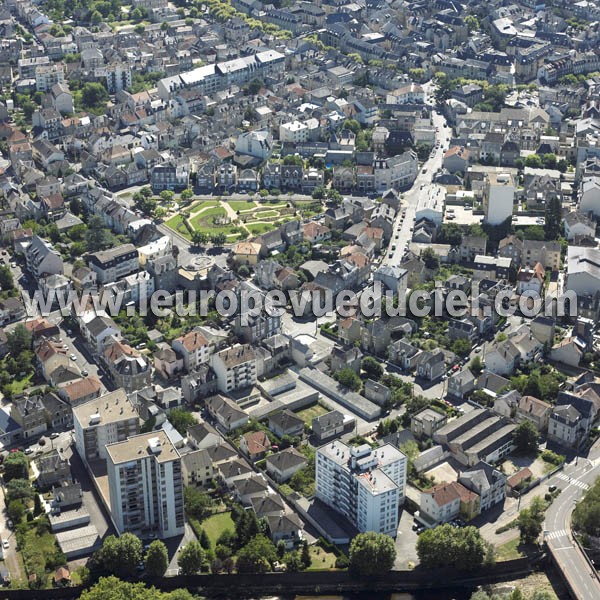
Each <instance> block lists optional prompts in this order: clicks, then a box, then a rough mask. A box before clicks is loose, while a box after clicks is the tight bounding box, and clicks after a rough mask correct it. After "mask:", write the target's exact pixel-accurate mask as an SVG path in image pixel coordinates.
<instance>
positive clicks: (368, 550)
mask: <svg viewBox="0 0 600 600" xmlns="http://www.w3.org/2000/svg"><path fill="white" fill-rule="evenodd" d="M395 560H396V546H395V545H394V540H393V539H392V538H391V537H390V536H389V535H385V534H384V533H374V532H372V531H369V532H367V533H359V534H358V535H357V536H356V537H355V538H354V539H353V540H352V543H351V544H350V570H351V571H352V572H353V573H356V574H357V575H360V576H362V577H369V576H371V575H383V574H385V573H387V572H388V571H390V570H391V569H392V567H393V566H394V561H395Z"/></svg>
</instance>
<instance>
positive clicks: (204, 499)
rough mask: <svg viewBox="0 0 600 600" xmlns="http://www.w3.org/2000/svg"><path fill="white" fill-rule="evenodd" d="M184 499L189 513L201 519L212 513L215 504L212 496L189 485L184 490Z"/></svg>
mask: <svg viewBox="0 0 600 600" xmlns="http://www.w3.org/2000/svg"><path fill="white" fill-rule="evenodd" d="M183 501H184V505H185V511H186V512H187V514H188V515H190V516H192V517H195V518H196V519H198V520H199V521H203V520H204V519H206V518H207V517H209V516H210V515H211V514H212V509H213V506H214V502H213V500H212V498H211V497H210V496H209V495H208V494H205V493H204V492H201V491H200V490H198V489H196V488H195V487H192V486H188V487H186V488H185V489H184V490H183Z"/></svg>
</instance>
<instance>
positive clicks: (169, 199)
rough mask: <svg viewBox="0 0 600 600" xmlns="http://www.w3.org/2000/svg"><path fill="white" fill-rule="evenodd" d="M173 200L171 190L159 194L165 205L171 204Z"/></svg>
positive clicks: (173, 195)
mask: <svg viewBox="0 0 600 600" xmlns="http://www.w3.org/2000/svg"><path fill="white" fill-rule="evenodd" d="M173 198H175V194H174V192H172V191H171V190H163V191H162V192H161V193H160V199H161V200H162V201H163V202H164V203H165V204H171V202H173Z"/></svg>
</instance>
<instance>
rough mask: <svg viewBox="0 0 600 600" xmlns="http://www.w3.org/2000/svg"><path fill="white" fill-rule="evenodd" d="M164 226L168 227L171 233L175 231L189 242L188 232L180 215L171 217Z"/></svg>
mask: <svg viewBox="0 0 600 600" xmlns="http://www.w3.org/2000/svg"><path fill="white" fill-rule="evenodd" d="M166 226H167V227H170V228H171V229H172V230H173V231H176V232H177V233H178V234H179V235H182V236H183V237H184V238H186V239H188V240H191V239H192V237H191V236H190V232H189V231H188V228H187V227H186V226H185V223H184V221H183V217H182V216H181V215H175V216H174V217H171V218H170V219H169V220H168V221H167V222H166Z"/></svg>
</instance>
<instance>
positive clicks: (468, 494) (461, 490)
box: [417, 481, 479, 527]
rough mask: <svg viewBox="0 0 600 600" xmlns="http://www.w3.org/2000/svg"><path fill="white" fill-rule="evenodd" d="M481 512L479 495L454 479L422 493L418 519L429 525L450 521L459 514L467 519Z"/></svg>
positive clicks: (433, 525)
mask: <svg viewBox="0 0 600 600" xmlns="http://www.w3.org/2000/svg"><path fill="white" fill-rule="evenodd" d="M478 514H479V497H478V496H477V494H475V493H474V492H472V491H471V490H469V489H467V488H466V487H465V486H464V485H462V484H460V483H458V482H456V481H453V482H451V483H440V484H438V485H435V486H434V487H432V488H431V489H430V490H427V491H426V492H422V493H421V502H420V503H419V515H418V517H417V518H418V519H419V521H421V522H422V523H424V524H425V525H426V526H427V527H435V526H436V525H440V524H442V523H448V522H449V521H452V520H453V519H456V518H457V517H458V516H461V517H463V518H465V519H467V520H470V519H472V518H473V517H475V516H476V515H478Z"/></svg>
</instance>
